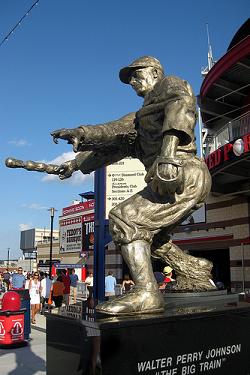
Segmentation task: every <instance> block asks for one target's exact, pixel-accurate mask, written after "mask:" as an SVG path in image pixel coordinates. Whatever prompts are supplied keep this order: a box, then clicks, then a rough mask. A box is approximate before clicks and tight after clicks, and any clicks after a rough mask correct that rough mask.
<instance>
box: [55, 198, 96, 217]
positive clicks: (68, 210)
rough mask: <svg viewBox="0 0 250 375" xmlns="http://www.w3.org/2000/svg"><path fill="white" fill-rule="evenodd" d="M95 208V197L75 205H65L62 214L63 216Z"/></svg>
mask: <svg viewBox="0 0 250 375" xmlns="http://www.w3.org/2000/svg"><path fill="white" fill-rule="evenodd" d="M94 208H95V201H94V199H92V200H89V201H87V202H82V203H79V204H75V205H73V206H69V207H65V208H63V211H62V214H63V216H66V215H72V214H75V213H79V212H84V211H90V210H94Z"/></svg>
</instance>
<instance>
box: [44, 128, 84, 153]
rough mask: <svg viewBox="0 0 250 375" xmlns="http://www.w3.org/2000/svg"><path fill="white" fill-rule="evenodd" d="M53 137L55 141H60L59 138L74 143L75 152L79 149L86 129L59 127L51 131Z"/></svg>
mask: <svg viewBox="0 0 250 375" xmlns="http://www.w3.org/2000/svg"><path fill="white" fill-rule="evenodd" d="M50 134H51V135H52V137H53V141H54V142H55V143H58V139H59V138H60V139H64V140H66V141H68V143H69V144H72V145H73V150H74V152H77V151H79V145H80V143H81V142H82V141H83V138H84V130H83V129H81V128H74V129H58V130H55V131H53V132H51V133H50Z"/></svg>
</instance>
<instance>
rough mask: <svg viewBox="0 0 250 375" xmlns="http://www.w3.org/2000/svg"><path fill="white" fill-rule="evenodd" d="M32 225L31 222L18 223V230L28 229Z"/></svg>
mask: <svg viewBox="0 0 250 375" xmlns="http://www.w3.org/2000/svg"><path fill="white" fill-rule="evenodd" d="M32 227H33V225H32V223H26V224H25V223H22V224H19V230H20V231H22V230H28V229H31V228H32Z"/></svg>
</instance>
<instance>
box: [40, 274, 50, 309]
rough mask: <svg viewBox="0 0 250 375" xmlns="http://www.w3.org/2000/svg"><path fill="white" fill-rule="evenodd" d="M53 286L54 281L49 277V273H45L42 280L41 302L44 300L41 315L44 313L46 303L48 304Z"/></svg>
mask: <svg viewBox="0 0 250 375" xmlns="http://www.w3.org/2000/svg"><path fill="white" fill-rule="evenodd" d="M51 286H52V280H51V279H50V278H49V277H48V275H47V273H45V277H44V278H43V279H42V280H41V300H42V310H41V314H43V313H44V310H45V303H48V300H49V296H50V290H51Z"/></svg>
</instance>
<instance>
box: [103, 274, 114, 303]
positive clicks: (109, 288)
mask: <svg viewBox="0 0 250 375" xmlns="http://www.w3.org/2000/svg"><path fill="white" fill-rule="evenodd" d="M115 286H116V278H115V277H114V276H113V272H112V271H109V272H108V276H106V277H105V297H111V296H114V295H115Z"/></svg>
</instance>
